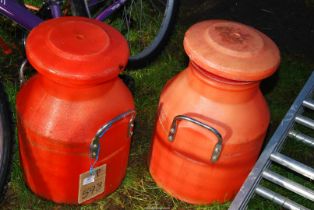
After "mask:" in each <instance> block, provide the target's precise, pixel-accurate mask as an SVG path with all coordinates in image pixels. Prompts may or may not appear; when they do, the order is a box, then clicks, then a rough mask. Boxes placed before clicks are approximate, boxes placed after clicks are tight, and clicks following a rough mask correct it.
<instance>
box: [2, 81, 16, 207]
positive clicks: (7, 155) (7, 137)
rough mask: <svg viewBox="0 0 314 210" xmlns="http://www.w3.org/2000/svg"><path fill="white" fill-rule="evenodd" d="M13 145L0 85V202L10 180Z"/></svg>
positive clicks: (6, 106)
mask: <svg viewBox="0 0 314 210" xmlns="http://www.w3.org/2000/svg"><path fill="white" fill-rule="evenodd" d="M13 144H14V142H13V136H12V129H11V112H10V109H9V106H8V102H7V97H6V95H5V93H4V90H3V86H2V84H0V202H1V201H2V200H3V198H4V195H5V192H6V190H7V184H8V182H9V178H10V171H11V165H12V154H13Z"/></svg>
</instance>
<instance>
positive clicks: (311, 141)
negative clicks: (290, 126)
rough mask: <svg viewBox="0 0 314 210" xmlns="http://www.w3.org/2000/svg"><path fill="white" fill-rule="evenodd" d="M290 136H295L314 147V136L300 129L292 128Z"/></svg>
mask: <svg viewBox="0 0 314 210" xmlns="http://www.w3.org/2000/svg"><path fill="white" fill-rule="evenodd" d="M289 137H291V138H294V139H296V140H298V141H301V142H302V143H304V144H306V145H308V146H311V147H314V138H312V137H310V136H307V135H305V134H303V133H301V132H299V131H295V130H291V131H289Z"/></svg>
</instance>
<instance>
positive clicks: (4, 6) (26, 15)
mask: <svg viewBox="0 0 314 210" xmlns="http://www.w3.org/2000/svg"><path fill="white" fill-rule="evenodd" d="M126 1H127V0H115V1H114V2H113V3H112V4H111V5H110V6H108V7H107V8H106V9H104V10H103V11H102V12H101V13H100V14H99V15H97V16H96V17H95V19H97V20H101V21H102V20H104V19H105V18H107V17H108V16H110V15H111V14H112V13H113V12H114V11H116V10H117V9H119V8H120V7H121V6H122V5H124V4H125V2H126ZM97 2H99V0H92V1H91V3H90V4H96V3H97ZM46 3H47V4H48V5H49V8H50V10H51V14H52V16H53V17H60V16H61V9H60V6H59V4H58V3H57V1H56V0H47V1H46ZM85 3H86V0H85ZM0 14H3V15H4V16H7V17H8V18H9V19H11V20H13V21H15V22H16V23H18V24H19V25H21V26H22V27H24V28H25V29H27V30H31V29H32V28H34V27H35V26H37V25H38V24H40V23H41V22H42V21H43V20H42V19H40V18H39V17H37V16H36V15H34V14H32V13H31V12H30V11H28V10H27V9H26V8H25V7H23V6H22V5H20V4H18V3H17V2H16V0H0Z"/></svg>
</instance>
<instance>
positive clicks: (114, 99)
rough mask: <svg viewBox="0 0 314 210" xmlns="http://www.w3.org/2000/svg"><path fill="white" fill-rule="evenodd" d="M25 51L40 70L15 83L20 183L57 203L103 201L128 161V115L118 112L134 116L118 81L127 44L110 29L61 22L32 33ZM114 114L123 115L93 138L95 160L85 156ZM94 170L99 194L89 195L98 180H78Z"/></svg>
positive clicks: (93, 23) (88, 23) (70, 19)
mask: <svg viewBox="0 0 314 210" xmlns="http://www.w3.org/2000/svg"><path fill="white" fill-rule="evenodd" d="M26 52H27V56H28V59H29V62H30V63H31V64H32V65H33V66H34V68H35V69H36V70H37V71H38V72H39V74H36V75H35V76H33V77H31V79H30V80H29V81H27V82H26V83H25V84H23V85H22V87H21V89H20V91H19V93H18V95H17V101H16V108H17V118H18V138H19V152H20V160H21V165H22V168H23V172H24V177H25V181H26V183H27V185H28V186H29V187H30V189H31V190H32V191H33V192H34V193H35V194H37V195H39V196H40V197H43V198H46V199H49V200H52V201H54V202H58V203H71V204H77V203H89V202H92V201H94V200H97V199H100V198H103V197H104V196H105V195H107V194H109V193H111V192H113V191H114V190H115V189H116V188H117V187H118V186H119V185H120V183H121V181H122V179H123V177H124V175H125V172H126V167H127V162H128V155H129V148H130V135H129V128H130V120H131V119H133V117H134V116H131V115H126V114H125V115H123V113H132V114H134V111H132V110H134V104H133V98H132V95H131V93H130V92H129V90H128V89H127V87H126V86H125V85H124V83H123V82H122V81H121V80H120V79H119V78H118V74H119V72H121V71H122V70H123V68H124V67H125V65H126V62H127V58H128V55H129V51H128V47H127V43H126V41H125V40H124V38H123V37H122V35H120V34H119V33H118V32H117V31H116V30H114V29H113V28H111V27H110V26H107V25H103V24H102V23H98V22H96V21H94V20H89V19H85V18H79V17H67V18H58V19H54V20H50V21H47V22H45V23H43V24H41V25H39V27H37V28H36V29H34V30H33V31H32V32H31V33H30V35H29V37H28V39H27V44H26ZM121 114H122V115H123V116H124V117H123V118H121V119H120V120H119V121H117V122H115V123H114V124H112V125H111V127H110V128H109V129H108V130H107V131H106V133H104V134H103V136H101V138H100V139H99V144H100V145H99V149H98V153H97V154H98V155H97V158H92V156H91V150H90V146H91V142H92V140H93V139H94V137H95V135H96V133H97V131H98V130H99V129H100V128H101V127H103V126H104V125H106V124H107V123H108V122H110V121H111V120H112V119H114V118H115V117H117V116H119V115H121ZM91 167H92V168H91ZM97 167H101V170H103V171H101V175H102V176H101V177H100V180H98V183H97V184H98V186H96V187H99V189H100V188H102V191H98V194H97V195H96V196H92V194H93V193H94V192H92V191H93V190H95V189H88V187H89V186H91V187H92V188H93V187H94V188H95V186H93V185H92V184H91V185H88V184H89V182H93V181H95V182H96V181H97V180H91V179H89V182H86V183H84V184H82V183H80V182H81V180H80V176H81V175H82V174H84V173H86V172H89V171H90V169H93V168H97ZM98 172H99V171H98ZM92 173H93V171H91V174H92ZM86 174H88V173H86ZM96 177H97V175H96ZM94 178H95V176H94V177H92V179H94ZM98 178H99V177H98ZM84 182H85V180H84ZM80 184H82V186H80ZM83 185H85V186H83ZM103 188H104V189H103ZM82 190H85V191H82ZM79 194H80V195H79ZM79 196H80V198H78V197H79ZM87 198H90V199H87Z"/></svg>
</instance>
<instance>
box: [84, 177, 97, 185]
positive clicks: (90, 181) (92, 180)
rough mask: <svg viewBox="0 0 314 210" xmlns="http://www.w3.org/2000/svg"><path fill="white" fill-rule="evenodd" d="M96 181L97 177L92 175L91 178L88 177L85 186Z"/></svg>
mask: <svg viewBox="0 0 314 210" xmlns="http://www.w3.org/2000/svg"><path fill="white" fill-rule="evenodd" d="M94 181H95V175H91V176H89V177H86V178H85V179H84V180H83V185H87V184H90V183H93V182H94Z"/></svg>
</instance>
